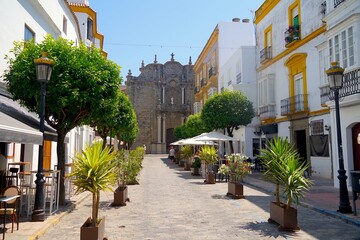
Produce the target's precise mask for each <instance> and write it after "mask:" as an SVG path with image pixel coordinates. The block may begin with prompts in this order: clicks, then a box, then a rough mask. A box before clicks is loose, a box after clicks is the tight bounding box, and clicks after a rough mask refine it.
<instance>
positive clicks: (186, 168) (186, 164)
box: [184, 160, 191, 171]
mask: <svg viewBox="0 0 360 240" xmlns="http://www.w3.org/2000/svg"><path fill="white" fill-rule="evenodd" d="M190 167H191V164H190V163H189V161H187V160H185V164H184V170H185V171H190Z"/></svg>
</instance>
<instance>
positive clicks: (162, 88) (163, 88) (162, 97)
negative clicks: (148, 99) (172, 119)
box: [160, 87, 165, 104]
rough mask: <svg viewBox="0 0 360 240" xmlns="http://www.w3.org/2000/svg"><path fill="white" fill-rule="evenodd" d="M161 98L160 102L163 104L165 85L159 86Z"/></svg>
mask: <svg viewBox="0 0 360 240" xmlns="http://www.w3.org/2000/svg"><path fill="white" fill-rule="evenodd" d="M160 97H161V100H160V104H164V103H165V87H161V96H160Z"/></svg>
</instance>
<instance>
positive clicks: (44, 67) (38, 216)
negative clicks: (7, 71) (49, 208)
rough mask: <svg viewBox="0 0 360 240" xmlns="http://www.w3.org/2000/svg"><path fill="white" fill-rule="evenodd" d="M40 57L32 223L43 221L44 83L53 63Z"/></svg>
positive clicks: (38, 62)
mask: <svg viewBox="0 0 360 240" xmlns="http://www.w3.org/2000/svg"><path fill="white" fill-rule="evenodd" d="M41 55H42V57H41V58H38V59H35V60H34V62H35V66H36V77H37V80H38V81H39V82H40V84H41V91H40V132H41V133H42V138H43V141H42V144H41V145H39V160H38V169H37V173H36V181H35V183H36V192H35V204H34V210H33V213H32V216H31V217H32V221H44V220H45V210H44V168H43V155H44V151H43V146H44V128H45V124H44V121H45V95H46V83H47V82H48V81H49V80H50V76H51V71H52V66H53V64H54V62H53V61H52V60H51V59H49V58H47V53H46V52H42V53H41Z"/></svg>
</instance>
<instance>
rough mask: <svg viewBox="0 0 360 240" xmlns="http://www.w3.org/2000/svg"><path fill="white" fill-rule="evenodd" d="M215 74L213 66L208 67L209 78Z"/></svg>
mask: <svg viewBox="0 0 360 240" xmlns="http://www.w3.org/2000/svg"><path fill="white" fill-rule="evenodd" d="M214 75H216V71H215V68H214V67H211V68H210V69H209V78H211V77H212V76H214Z"/></svg>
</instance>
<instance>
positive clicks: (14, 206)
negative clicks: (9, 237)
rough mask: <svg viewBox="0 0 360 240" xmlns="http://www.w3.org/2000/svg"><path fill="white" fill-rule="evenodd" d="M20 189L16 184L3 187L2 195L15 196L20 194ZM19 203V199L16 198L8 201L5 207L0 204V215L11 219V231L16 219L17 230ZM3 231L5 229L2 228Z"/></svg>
mask: <svg viewBox="0 0 360 240" xmlns="http://www.w3.org/2000/svg"><path fill="white" fill-rule="evenodd" d="M20 194H21V191H20V189H19V188H18V187H17V186H8V187H7V188H5V189H4V191H3V193H2V195H4V196H16V195H20ZM19 203H20V199H19V198H16V199H14V200H12V201H9V202H8V203H7V206H6V212H5V207H4V206H3V205H2V206H0V217H5V218H8V219H9V220H10V221H11V232H14V222H15V221H16V225H17V230H19V210H18V209H19ZM4 231H5V229H4Z"/></svg>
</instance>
